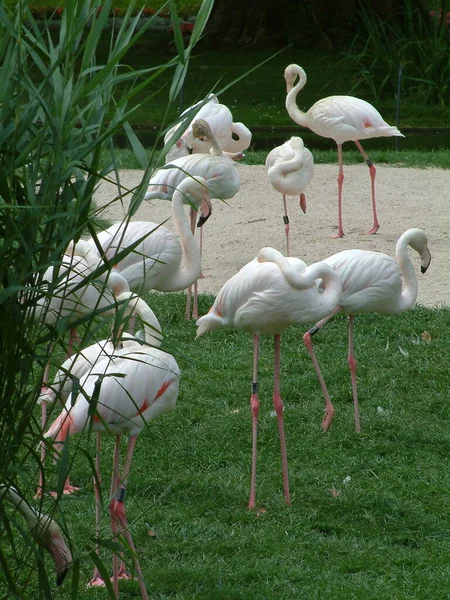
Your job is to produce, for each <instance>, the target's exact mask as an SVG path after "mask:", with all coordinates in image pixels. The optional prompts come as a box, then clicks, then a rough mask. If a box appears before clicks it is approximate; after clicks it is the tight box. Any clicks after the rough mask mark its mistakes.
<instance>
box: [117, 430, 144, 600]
mask: <svg viewBox="0 0 450 600" xmlns="http://www.w3.org/2000/svg"><path fill="white" fill-rule="evenodd" d="M136 441H137V436H136V435H133V436H130V439H129V442H128V450H127V456H126V459H125V465H124V468H123V471H122V477H121V478H120V482H119V487H118V489H117V492H116V494H115V498H113V500H112V502H111V505H112V506H110V510H111V514H112V515H113V519H114V520H115V521H116V523H118V524H120V526H121V531H120V534H123V535H124V536H125V539H126V541H127V543H128V546H129V547H130V549H131V551H132V553H133V555H134V556H133V562H134V568H135V570H136V574H137V578H138V582H139V588H140V590H141V597H142V600H148V594H147V589H146V587H145V582H144V577H143V575H142V569H141V566H140V564H139V560H138V558H137V553H136V548H135V545H134V542H133V538H132V537H131V532H130V530H129V526H128V521H127V516H126V511H125V492H126V485H127V481H128V475H129V473H130V468H131V461H132V458H133V453H134V449H135V447H136ZM119 577H120V578H122V579H123V578H129V575H128V573H127V572H126V571H125V568H124V565H123V561H122V565H121V567H120V570H119V572H118V573H117V578H119Z"/></svg>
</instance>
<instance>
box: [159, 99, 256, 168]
mask: <svg viewBox="0 0 450 600" xmlns="http://www.w3.org/2000/svg"><path fill="white" fill-rule="evenodd" d="M202 102H203V101H200V102H197V103H196V104H194V105H193V106H190V107H189V108H187V109H186V110H185V111H184V112H183V113H182V114H181V115H180V117H179V120H181V119H182V118H183V117H186V116H187V115H188V113H195V109H196V108H197V107H198V106H199V105H200V104H202ZM193 118H194V119H204V120H205V121H207V123H208V124H209V126H210V127H211V131H212V133H213V135H214V137H215V138H216V140H217V142H218V144H219V145H220V147H221V148H222V150H223V152H224V154H225V155H226V156H228V157H229V158H232V159H233V160H239V159H241V158H242V157H243V154H242V153H243V152H244V150H246V149H247V148H248V147H249V146H250V143H251V141H252V134H251V131H250V130H249V129H248V128H247V127H246V126H245V125H244V124H243V123H234V122H233V115H232V114H231V111H230V109H229V108H228V107H227V106H225V104H220V103H219V100H218V98H217V96H215V95H214V94H210V95H209V99H208V102H207V103H206V104H203V106H202V107H201V108H200V109H199V110H198V111H197V112H196V113H195V116H194V117H193ZM180 127H181V124H180V123H178V124H177V125H174V126H173V127H171V129H169V131H168V132H167V133H166V134H165V136H164V143H165V144H167V143H168V142H169V140H170V139H171V138H172V137H173V136H174V135H175V133H176V132H177V131H178V129H179V128H180ZM210 151H213V148H212V144H211V142H209V141H208V140H202V139H198V138H196V137H195V136H194V134H193V131H192V125H191V124H190V125H189V126H188V127H187V129H186V130H185V131H184V133H183V134H182V135H181V137H180V138H179V139H178V140H177V141H176V143H175V144H174V146H173V147H172V149H171V150H169V152H168V153H167V156H166V162H171V161H173V160H175V159H176V158H180V157H182V156H186V155H187V154H197V153H200V154H206V153H207V152H210Z"/></svg>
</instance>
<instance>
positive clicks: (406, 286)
mask: <svg viewBox="0 0 450 600" xmlns="http://www.w3.org/2000/svg"><path fill="white" fill-rule="evenodd" d="M408 246H410V247H411V248H412V249H413V250H415V251H416V252H417V253H418V254H419V256H420V260H421V271H422V273H425V272H426V270H427V269H428V267H429V265H430V262H431V254H430V250H429V248H428V239H427V236H426V234H425V232H424V231H423V230H422V229H408V230H407V231H405V233H404V234H403V235H402V236H401V237H400V238H399V240H398V241H397V245H396V247H395V259H394V258H391V257H390V256H388V255H387V254H383V253H382V252H371V251H368V250H343V251H342V252H338V253H337V254H334V255H333V256H330V257H328V258H326V259H324V261H323V262H324V263H326V264H327V265H329V266H330V267H332V269H333V270H334V271H335V272H336V273H337V274H338V275H339V278H340V280H341V284H342V296H341V300H340V302H339V306H338V307H337V308H335V310H333V311H332V312H331V313H330V314H329V315H328V316H327V317H325V318H324V319H322V320H321V321H319V322H318V323H317V324H316V325H315V326H314V327H313V328H312V329H310V330H309V331H308V332H307V333H305V335H304V337H303V341H304V343H305V345H306V347H307V349H308V352H309V353H310V354H311V355H313V354H312V340H311V336H312V335H314V334H315V333H317V331H319V330H320V329H321V328H322V327H323V326H324V325H325V323H326V322H327V321H329V320H330V319H331V317H333V316H334V315H335V314H336V313H338V312H345V313H347V314H348V315H349V331H348V364H349V367H350V374H351V380H352V390H353V404H354V409H355V423H356V431H357V432H359V431H360V420H359V407H358V394H357V389H356V360H355V355H354V353H353V321H354V315H355V314H358V313H369V312H377V313H382V314H389V315H396V314H399V313H402V312H404V311H405V310H408V309H409V308H411V307H412V306H413V304H414V302H415V301H416V298H417V293H418V284H417V279H416V275H415V272H414V267H413V265H412V263H411V260H410V258H409V256H408V252H407V248H408ZM318 373H319V372H318ZM325 405H326V407H325V418H324V420H323V423H322V426H323V428H324V429H325V430H327V429H328V427H329V426H330V425H331V421H332V419H333V415H334V408H333V405H332V404H331V401H330V399H329V397H327V396H325Z"/></svg>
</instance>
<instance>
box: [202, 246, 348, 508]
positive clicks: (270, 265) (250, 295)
mask: <svg viewBox="0 0 450 600" xmlns="http://www.w3.org/2000/svg"><path fill="white" fill-rule="evenodd" d="M318 278H322V279H323V283H324V287H325V291H324V293H323V294H320V292H319V290H318V288H317V285H316V279H318ZM340 293H341V286H340V283H339V277H338V276H337V274H336V273H335V272H334V271H333V270H332V269H331V268H330V267H329V266H328V265H326V264H325V263H323V262H319V263H314V264H313V265H310V266H309V267H307V266H306V264H305V263H304V262H303V261H301V260H300V259H298V258H287V257H285V256H283V255H282V254H281V253H280V252H278V250H275V249H274V248H262V249H261V250H260V252H259V254H258V257H257V258H255V259H254V260H252V261H251V262H249V263H248V264H246V265H245V266H244V267H242V269H241V270H240V271H239V272H238V273H236V274H235V275H234V276H233V277H231V279H229V280H228V281H227V282H226V283H225V284H224V285H223V287H222V288H221V290H220V291H219V293H218V294H217V296H216V299H215V301H214V304H213V306H212V308H211V309H210V311H209V313H208V314H207V315H205V316H203V317H201V318H200V319H199V320H198V321H197V326H198V330H197V337H199V336H201V335H203V334H204V333H205V332H207V331H213V330H215V329H220V328H222V327H229V328H235V329H239V330H242V331H246V332H247V333H251V334H252V335H253V384H252V395H251V398H250V407H251V413H252V431H253V437H252V439H253V444H252V474H251V488H250V499H249V504H248V508H249V509H252V508H254V507H255V505H256V454H257V447H256V446H257V424H258V412H259V404H260V403H259V398H258V358H259V338H260V336H261V335H266V334H267V335H273V336H274V342H275V346H274V348H275V359H274V393H273V404H274V407H275V411H276V414H277V419H278V429H279V435H280V444H281V456H282V467H283V484H284V498H285V501H286V503H287V504H289V503H290V494H289V479H288V468H287V454H286V442H285V436H284V424H283V402H282V399H281V395H280V349H281V347H280V342H281V332H282V331H284V330H285V329H286V328H287V327H289V326H290V325H300V324H305V323H310V322H311V321H314V320H315V319H316V318H318V317H319V315H322V316H325V315H327V314H329V313H330V312H331V311H332V310H333V309H334V308H335V307H336V306H337V304H338V302H339V298H340ZM319 318H320V317H319ZM323 386H325V383H324V382H323Z"/></svg>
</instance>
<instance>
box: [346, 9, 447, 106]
mask: <svg viewBox="0 0 450 600" xmlns="http://www.w3.org/2000/svg"><path fill="white" fill-rule="evenodd" d="M441 9H442V10H443V12H444V13H445V0H444V1H443V3H442V7H441ZM360 10H361V14H362V23H363V25H364V31H363V32H362V33H361V34H360V36H358V38H357V39H356V42H355V44H354V45H353V47H352V48H351V50H350V52H349V54H350V55H351V57H352V60H356V61H357V63H358V65H359V70H360V78H361V81H360V82H359V83H358V84H357V85H356V86H355V87H354V90H357V89H358V88H359V87H362V88H363V89H367V90H369V91H370V93H371V94H372V95H373V97H374V98H376V99H379V98H382V97H384V96H395V95H396V94H397V87H398V79H399V70H401V74H400V77H402V80H403V86H402V95H404V96H405V97H406V99H407V101H408V102H411V103H412V104H422V103H423V104H426V105H437V106H442V107H448V106H449V103H450V90H449V85H448V82H449V78H450V31H449V29H448V27H447V24H446V21H445V19H441V18H440V17H439V14H438V13H436V14H435V15H434V16H431V15H430V14H428V13H424V12H423V9H422V8H420V7H419V8H418V7H415V3H413V2H411V1H410V0H408V1H407V2H405V3H404V9H403V11H402V13H401V14H402V19H403V20H402V22H395V21H392V20H390V19H384V18H383V17H382V16H380V15H379V14H377V13H375V12H373V11H371V10H370V9H368V8H366V6H365V5H364V4H363V3H361V4H360ZM361 45H362V50H360V51H359V50H358V48H359V47H361Z"/></svg>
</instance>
